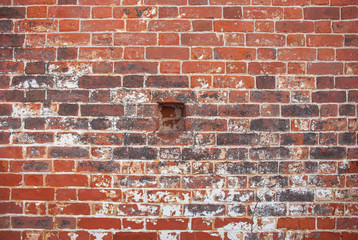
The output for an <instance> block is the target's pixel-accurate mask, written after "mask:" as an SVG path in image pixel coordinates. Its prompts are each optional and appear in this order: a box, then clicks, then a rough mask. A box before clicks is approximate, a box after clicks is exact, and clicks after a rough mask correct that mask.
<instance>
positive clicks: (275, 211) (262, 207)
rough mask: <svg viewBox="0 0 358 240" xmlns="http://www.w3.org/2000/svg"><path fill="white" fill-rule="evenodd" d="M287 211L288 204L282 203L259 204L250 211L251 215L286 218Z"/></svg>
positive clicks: (251, 207)
mask: <svg viewBox="0 0 358 240" xmlns="http://www.w3.org/2000/svg"><path fill="white" fill-rule="evenodd" d="M286 211H287V209H286V204H281V203H258V204H257V205H254V206H252V205H251V206H250V210H249V212H250V214H251V215H254V216H262V217H272V216H285V215H286ZM250 239H251V238H250Z"/></svg>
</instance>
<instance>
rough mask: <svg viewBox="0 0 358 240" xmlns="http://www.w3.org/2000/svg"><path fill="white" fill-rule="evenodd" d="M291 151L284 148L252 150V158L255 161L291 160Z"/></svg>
mask: <svg viewBox="0 0 358 240" xmlns="http://www.w3.org/2000/svg"><path fill="white" fill-rule="evenodd" d="M290 155H291V154H290V149H288V148H284V147H261V148H251V149H250V158H251V159H254V160H267V159H289V158H290Z"/></svg>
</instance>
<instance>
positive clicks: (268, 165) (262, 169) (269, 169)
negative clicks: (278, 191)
mask: <svg viewBox="0 0 358 240" xmlns="http://www.w3.org/2000/svg"><path fill="white" fill-rule="evenodd" d="M258 173H264V174H268V173H278V163H277V162H262V161H260V162H259V165H258Z"/></svg>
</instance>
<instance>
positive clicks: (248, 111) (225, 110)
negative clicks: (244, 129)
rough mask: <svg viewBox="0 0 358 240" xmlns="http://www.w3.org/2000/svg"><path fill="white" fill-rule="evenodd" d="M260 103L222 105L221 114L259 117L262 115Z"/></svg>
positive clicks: (220, 107)
mask: <svg viewBox="0 0 358 240" xmlns="http://www.w3.org/2000/svg"><path fill="white" fill-rule="evenodd" d="M259 108H260V107H259V105H249V104H240V105H220V106H219V114H220V116H230V117H257V116H259V115H260V109H259Z"/></svg>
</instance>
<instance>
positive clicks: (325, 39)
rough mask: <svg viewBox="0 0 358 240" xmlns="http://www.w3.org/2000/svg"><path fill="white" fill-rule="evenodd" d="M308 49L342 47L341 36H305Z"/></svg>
mask: <svg viewBox="0 0 358 240" xmlns="http://www.w3.org/2000/svg"><path fill="white" fill-rule="evenodd" d="M307 46H308V47H342V46H343V36H340V35H307Z"/></svg>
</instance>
